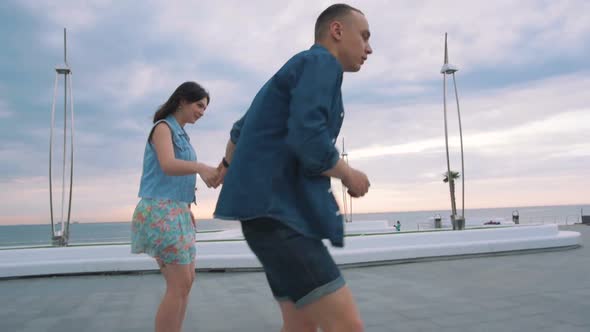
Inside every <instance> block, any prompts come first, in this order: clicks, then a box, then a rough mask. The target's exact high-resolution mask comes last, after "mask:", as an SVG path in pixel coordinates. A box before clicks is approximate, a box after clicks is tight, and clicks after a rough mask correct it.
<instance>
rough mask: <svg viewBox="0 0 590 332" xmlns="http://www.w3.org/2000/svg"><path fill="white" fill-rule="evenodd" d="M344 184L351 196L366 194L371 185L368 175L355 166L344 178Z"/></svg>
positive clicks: (356, 196)
mask: <svg viewBox="0 0 590 332" xmlns="http://www.w3.org/2000/svg"><path fill="white" fill-rule="evenodd" d="M342 184H343V185H344V186H345V187H346V188H348V193H349V194H350V196H352V197H355V198H358V197H362V196H364V195H365V194H366V193H367V192H368V191H369V187H370V186H371V183H369V178H368V177H367V175H366V174H365V173H363V172H361V171H359V170H356V169H354V168H350V170H349V172H347V174H346V175H345V176H344V177H343V178H342Z"/></svg>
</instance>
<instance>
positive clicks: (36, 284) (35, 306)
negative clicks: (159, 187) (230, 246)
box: [0, 225, 590, 332]
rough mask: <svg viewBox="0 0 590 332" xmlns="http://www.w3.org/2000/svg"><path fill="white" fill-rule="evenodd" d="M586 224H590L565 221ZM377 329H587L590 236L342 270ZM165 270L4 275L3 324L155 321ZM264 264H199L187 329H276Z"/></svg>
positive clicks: (0, 294) (87, 325)
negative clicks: (218, 267) (216, 269)
mask: <svg viewBox="0 0 590 332" xmlns="http://www.w3.org/2000/svg"><path fill="white" fill-rule="evenodd" d="M561 229H566V230H574V231H578V232H581V233H582V243H586V244H590V227H588V226H582V225H575V226H566V227H561ZM343 274H344V277H345V278H346V280H347V282H348V285H349V286H350V288H351V289H352V291H353V294H354V295H355V298H356V300H357V303H358V305H359V308H360V311H361V314H362V317H363V320H364V322H365V327H366V330H367V331H369V332H371V331H375V332H377V331H401V332H414V331H441V332H445V331H474V332H477V331H502V332H505V331H519V332H520V331H524V332H526V331H535V332H549V331H556V332H568V331H571V332H574V331H575V332H577V331H579V332H582V331H583V332H588V331H590V245H586V246H583V247H580V248H578V249H572V250H561V251H549V252H535V253H528V254H519V255H503V256H491V257H476V258H465V259H455V260H440V261H428V262H418V263H406V264H393V265H385V266H373V267H356V268H348V269H344V270H343ZM164 288H165V285H164V281H163V279H162V277H161V276H160V275H159V274H132V275H94V276H68V277H51V278H31V279H14V280H1V281H0V298H1V301H2V307H1V310H0V331H3V332H8V331H35V332H37V331H153V320H154V315H155V312H156V309H157V306H158V303H159V300H160V298H161V296H162V294H163V292H164ZM280 327H281V319H280V312H279V310H278V307H277V305H276V303H275V302H274V300H273V299H272V296H271V293H270V290H269V289H268V287H267V285H266V280H265V277H264V274H263V273H261V272H226V273H213V272H207V273H198V274H197V281H196V283H195V285H194V287H193V290H192V292H191V295H190V303H189V307H188V312H187V317H186V320H185V325H184V331H205V332H209V331H211V332H215V331H246V332H249V331H279V330H280Z"/></svg>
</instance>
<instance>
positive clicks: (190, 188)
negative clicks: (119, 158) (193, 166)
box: [139, 114, 197, 203]
mask: <svg viewBox="0 0 590 332" xmlns="http://www.w3.org/2000/svg"><path fill="white" fill-rule="evenodd" d="M160 122H165V123H166V124H168V127H169V128H170V131H171V134H172V143H173V144H172V145H173V146H174V157H176V159H182V160H187V161H196V160H197V155H196V153H195V150H194V149H193V147H192V146H191V144H190V138H189V137H188V135H187V133H186V132H185V131H184V129H183V128H182V127H181V126H180V125H179V124H178V122H177V121H176V118H175V117H174V115H172V114H171V115H168V116H167V117H166V119H164V120H160V121H158V122H156V123H155V124H154V126H153V127H152V130H151V131H150V135H149V137H151V134H152V133H153V131H154V128H155V127H156V125H158V124H159V123H160ZM196 181H197V175H196V174H189V175H178V176H177V175H166V174H165V173H164V171H162V168H161V167H160V162H159V161H158V156H157V154H156V149H155V148H154V145H153V144H152V142H151V141H150V139H149V138H148V141H147V143H146V145H145V152H144V154H143V171H142V174H141V183H140V185H139V197H141V198H155V199H170V200H173V201H180V202H186V203H191V202H196V197H195V185H196Z"/></svg>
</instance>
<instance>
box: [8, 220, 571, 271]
mask: <svg viewBox="0 0 590 332" xmlns="http://www.w3.org/2000/svg"><path fill="white" fill-rule="evenodd" d="M234 235H235V234H234ZM218 236H219V234H215V233H212V234H211V236H210V237H205V236H204V235H203V236H201V241H198V242H197V243H196V244H195V246H196V249H197V268H198V269H204V270H207V269H251V268H260V263H259V262H258V260H257V259H256V257H255V256H254V254H253V253H252V252H251V251H250V250H249V248H248V245H247V244H246V242H245V241H243V240H240V239H238V240H235V239H234V240H221V239H217V238H216V237H218ZM204 239H208V240H207V241H203V240H204ZM580 244H581V243H580V233H578V232H571V231H559V229H558V227H557V226H556V225H542V226H515V227H505V228H488V229H472V230H464V231H437V232H417V233H403V232H402V233H399V232H395V233H390V234H382V235H356V236H347V237H346V238H345V247H344V248H332V247H329V246H328V247H329V248H330V251H331V252H332V254H333V255H334V259H335V260H336V263H338V264H363V263H375V262H395V261H400V260H412V259H423V258H433V257H447V256H457V255H472V254H493V253H500V252H509V251H518V250H532V249H544V248H560V247H571V246H577V245H580ZM157 269H158V267H157V265H156V263H155V262H154V260H153V259H152V258H150V257H149V256H147V255H134V254H131V253H130V246H129V245H96V246H74V247H65V248H31V249H10V250H0V278H6V277H23V276H38V275H58V274H78V273H102V272H131V271H147V270H157Z"/></svg>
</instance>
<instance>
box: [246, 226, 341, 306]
mask: <svg viewBox="0 0 590 332" xmlns="http://www.w3.org/2000/svg"><path fill="white" fill-rule="evenodd" d="M241 223H242V232H243V233H244V237H245V238H246V241H247V242H248V246H249V247H250V249H251V250H252V251H253V252H254V254H256V257H258V260H259V261H260V263H261V264H262V266H263V267H264V272H265V273H266V278H267V280H268V284H269V285H270V289H271V291H272V293H273V295H274V297H275V298H276V299H277V300H278V301H291V302H293V303H295V306H296V307H297V308H300V307H302V306H304V305H306V304H309V303H312V302H314V301H316V300H318V299H319V298H321V297H322V296H325V295H328V294H330V293H333V292H335V291H337V290H338V289H340V288H342V287H343V286H344V285H345V281H344V278H342V275H341V274H340V269H339V268H338V266H337V265H336V263H335V262H334V260H333V259H332V256H331V255H330V253H329V252H328V249H327V248H326V246H325V245H324V243H323V242H322V241H321V240H318V239H312V238H308V237H305V236H303V235H301V234H299V233H298V232H296V231H294V230H293V229H292V228H290V227H288V226H286V225H285V224H283V223H282V222H280V221H278V220H275V219H271V218H257V219H251V220H246V221H242V222H241Z"/></svg>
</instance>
